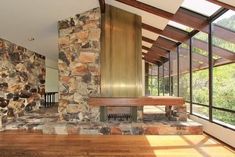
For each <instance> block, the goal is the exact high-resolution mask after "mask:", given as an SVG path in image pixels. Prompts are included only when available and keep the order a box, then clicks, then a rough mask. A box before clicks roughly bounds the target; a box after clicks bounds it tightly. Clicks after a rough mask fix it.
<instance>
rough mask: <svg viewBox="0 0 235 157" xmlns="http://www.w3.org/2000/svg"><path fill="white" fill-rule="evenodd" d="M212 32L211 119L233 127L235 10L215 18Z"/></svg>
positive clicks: (234, 103)
mask: <svg viewBox="0 0 235 157" xmlns="http://www.w3.org/2000/svg"><path fill="white" fill-rule="evenodd" d="M212 34H213V35H212V41H213V42H212V44H213V47H212V52H213V56H214V58H215V59H216V61H215V64H214V67H213V108H212V113H213V114H212V115H213V121H215V122H218V123H222V124H225V125H232V126H230V127H233V128H235V36H234V35H235V12H234V11H227V12H226V13H225V14H223V15H222V16H220V17H219V18H218V19H216V20H215V21H214V22H213V23H212ZM221 35H223V36H221Z"/></svg>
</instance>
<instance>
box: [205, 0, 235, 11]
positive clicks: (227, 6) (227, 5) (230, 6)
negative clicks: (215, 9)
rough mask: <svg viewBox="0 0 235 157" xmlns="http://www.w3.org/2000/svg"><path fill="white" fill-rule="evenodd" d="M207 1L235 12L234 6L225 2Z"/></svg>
mask: <svg viewBox="0 0 235 157" xmlns="http://www.w3.org/2000/svg"><path fill="white" fill-rule="evenodd" d="M207 1H209V2H211V3H214V4H216V5H220V6H221V7H224V8H227V9H231V10H234V11H235V7H234V6H232V5H229V4H226V3H224V2H221V1H218V0H207Z"/></svg>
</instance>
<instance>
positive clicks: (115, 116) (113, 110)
mask: <svg viewBox="0 0 235 157" xmlns="http://www.w3.org/2000/svg"><path fill="white" fill-rule="evenodd" d="M107 120H108V121H109V122H113V121H117V122H129V121H131V120H132V114H131V108H130V107H107Z"/></svg>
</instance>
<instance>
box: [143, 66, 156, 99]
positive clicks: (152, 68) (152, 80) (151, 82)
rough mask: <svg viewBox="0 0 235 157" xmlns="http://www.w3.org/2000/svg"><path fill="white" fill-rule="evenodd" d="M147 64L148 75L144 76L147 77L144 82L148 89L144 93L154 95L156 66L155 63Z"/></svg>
mask: <svg viewBox="0 0 235 157" xmlns="http://www.w3.org/2000/svg"><path fill="white" fill-rule="evenodd" d="M148 66H149V70H148V76H146V79H148V83H147V84H146V85H147V86H148V90H147V92H145V94H146V95H152V96H156V95H158V76H157V74H158V67H157V66H156V65H148Z"/></svg>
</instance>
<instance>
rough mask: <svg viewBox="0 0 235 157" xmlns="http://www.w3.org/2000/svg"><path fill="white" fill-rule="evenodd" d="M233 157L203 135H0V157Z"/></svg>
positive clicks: (226, 148)
mask: <svg viewBox="0 0 235 157" xmlns="http://www.w3.org/2000/svg"><path fill="white" fill-rule="evenodd" d="M67 156H71V157H88V156H89V157H96V156H98V157H108V156H109V157H111V156H113V157H233V156H234V157H235V152H234V150H231V149H229V148H228V147H226V146H225V145H223V144H221V143H219V142H218V141H216V140H215V139H213V138H211V137H209V136H207V135H182V136H180V135H170V136H167V135H161V136H160V135H155V136H133V135H132V136H126V135H125V136H119V135H116V136H115V135H114V136H111V135H108V136H91V135H89V136H88V135H69V136H61V135H42V134H40V133H26V132H3V133H0V157H67Z"/></svg>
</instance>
